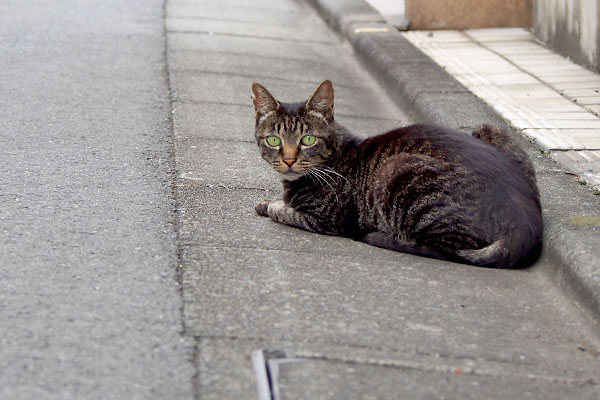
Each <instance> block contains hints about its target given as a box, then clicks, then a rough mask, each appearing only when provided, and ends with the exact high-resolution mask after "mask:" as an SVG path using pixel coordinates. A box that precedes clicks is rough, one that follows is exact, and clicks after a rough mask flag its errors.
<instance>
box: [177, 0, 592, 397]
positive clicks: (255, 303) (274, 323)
mask: <svg viewBox="0 0 600 400" xmlns="http://www.w3.org/2000/svg"><path fill="white" fill-rule="evenodd" d="M314 3H315V4H316V5H317V7H316V10H318V11H319V13H320V14H321V15H322V17H323V18H319V16H318V15H317V14H316V12H315V9H313V8H311V7H310V6H308V5H307V4H306V3H304V2H295V1H281V0H279V1H276V0H270V1H262V2H260V4H258V3H256V4H249V3H247V2H241V1H239V0H227V1H214V2H210V1H207V0H202V1H201V0H186V1H183V0H171V1H169V2H168V4H167V38H168V58H169V73H170V78H171V89H172V93H173V96H172V101H173V119H174V129H175V156H176V173H177V181H176V183H175V185H174V187H175V191H176V195H177V209H178V243H179V251H178V254H179V265H180V268H181V271H182V273H181V281H182V285H183V303H184V305H183V316H184V322H185V333H186V335H189V336H191V337H193V338H194V340H195V343H196V353H195V358H194V362H195V365H196V368H197V373H196V375H195V382H194V384H195V391H196V396H197V397H198V398H203V399H252V398H260V399H263V398H273V399H340V398H343V399H362V398H374V399H388V398H402V397H404V398H411V399H413V398H414V399H419V398H432V397H433V398H440V397H457V398H467V399H468V398H472V399H481V398H522V397H526V396H529V397H530V398H539V399H541V398H544V399H560V398H590V399H591V398H596V397H598V395H599V393H600V387H599V382H598V381H597V377H596V371H598V370H599V369H600V361H599V360H598V348H600V340H599V338H598V331H597V325H595V321H594V319H593V318H592V317H591V316H593V315H594V314H592V313H591V312H590V311H591V310H595V308H594V307H596V306H597V303H596V302H595V301H596V298H595V297H593V296H591V295H590V293H593V290H594V288H595V287H594V286H593V285H594V281H593V279H588V280H586V281H585V286H583V290H580V288H576V286H575V285H576V283H577V282H580V281H578V280H577V279H578V277H580V276H581V274H579V275H575V277H573V276H571V275H569V274H571V273H572V271H573V270H572V269H571V267H572V266H573V265H575V264H574V263H572V262H571V261H577V262H578V263H577V264H576V265H578V266H581V268H582V269H583V270H584V272H590V273H592V274H593V273H594V270H588V268H591V267H592V266H593V264H591V262H592V261H593V260H594V257H596V253H595V252H594V251H593V248H594V246H593V244H594V243H596V242H595V241H594V240H595V239H596V238H597V233H595V229H596V225H594V223H593V221H595V220H594V219H593V218H591V219H586V218H585V217H587V216H594V215H597V210H598V208H597V206H598V199H597V198H596V197H595V196H593V195H592V194H591V193H589V190H587V188H585V187H583V186H582V185H580V184H579V183H577V182H576V181H574V180H572V178H571V177H570V176H564V174H563V173H562V172H558V171H557V167H556V164H555V163H554V162H553V161H552V160H550V159H549V158H548V157H546V156H545V155H542V154H541V153H540V152H539V151H538V150H536V149H535V148H534V147H533V146H531V145H530V144H527V143H526V142H525V141H524V140H523V144H524V145H525V146H527V147H526V148H527V151H528V152H529V154H530V156H531V157H532V158H534V159H535V163H536V168H537V171H538V175H539V177H540V187H541V191H542V196H543V197H544V201H545V203H544V207H545V210H546V211H545V218H546V219H547V226H548V236H547V237H548V240H547V242H548V243H547V245H548V246H547V249H546V252H545V254H544V257H543V258H542V259H541V260H540V261H539V262H538V264H537V265H536V266H535V267H533V268H530V269H528V270H524V271H505V270H491V269H482V268H474V267H472V266H467V265H460V264H454V263H449V262H443V261H439V260H431V259H426V258H420V257H415V256H411V255H407V254H402V253H396V252H391V251H386V250H382V249H378V248H374V247H372V246H368V245H366V244H364V243H358V242H355V241H351V240H348V239H344V238H337V237H328V236H321V235H315V234H311V233H308V232H304V231H301V230H298V229H293V228H290V227H286V226H282V225H278V224H275V223H273V222H272V221H270V220H269V219H266V218H262V217H258V216H257V215H256V214H255V212H254V205H255V204H256V202H258V201H260V200H262V199H265V198H276V197H278V196H279V195H280V193H281V189H280V186H279V185H280V184H279V182H278V179H277V176H276V174H275V173H273V172H272V171H270V169H269V167H268V165H266V163H265V162H264V161H263V160H261V159H260V156H259V155H258V151H257V148H256V144H255V143H254V139H253V135H252V130H253V126H254V120H253V109H252V105H251V99H250V85H251V83H252V82H253V81H258V82H261V83H263V84H264V85H265V86H266V87H267V88H268V89H269V90H271V92H272V93H273V94H274V95H275V96H276V97H277V98H279V99H280V100H282V101H298V100H302V99H305V98H306V97H307V96H308V95H310V93H312V91H313V90H314V88H315V87H316V85H318V83H319V82H320V81H322V80H323V79H325V78H330V79H332V80H333V83H334V87H335V88H336V113H337V114H336V119H337V120H338V121H339V122H341V123H342V124H344V125H346V126H348V127H349V128H350V129H352V130H354V131H356V132H359V133H361V134H363V135H370V134H375V133H379V132H384V131H386V130H388V129H390V128H393V127H395V126H398V125H400V124H407V123H412V122H416V121H428V122H434V123H439V124H442V125H445V126H449V127H451V128H455V129H469V128H470V127H474V126H476V125H478V124H481V123H497V124H502V123H503V121H502V119H501V118H500V117H498V116H497V115H496V114H495V113H494V112H493V111H492V110H491V109H490V108H489V107H487V106H486V105H485V104H483V103H482V102H481V101H480V100H479V99H477V98H475V97H474V96H473V95H472V94H471V93H470V92H469V91H468V90H467V89H465V88H464V86H462V85H461V84H460V83H458V82H456V81H455V80H452V79H451V78H450V77H449V76H448V75H447V74H446V73H445V72H444V71H443V70H442V69H441V68H439V66H437V65H435V64H434V63H433V62H432V61H431V60H430V59H429V58H428V57H426V56H425V55H423V54H422V53H421V52H420V51H418V50H417V49H416V48H414V46H412V45H411V44H410V43H409V42H408V41H407V40H406V39H404V38H403V37H402V35H401V34H400V33H398V32H395V31H392V30H390V29H389V28H390V27H389V25H387V24H385V23H381V22H378V21H380V19H381V18H380V16H379V15H378V14H377V13H374V12H373V10H372V9H370V8H369V7H365V5H364V3H362V2H358V1H355V0H336V1H333V0H323V1H314ZM324 20H327V21H329V22H330V24H331V25H332V26H333V27H334V31H333V32H332V31H331V30H329V29H328V28H327V26H326V24H325V22H324ZM361 21H362V22H361ZM341 38H343V40H340V39H341ZM345 40H347V41H348V42H349V43H350V44H351V45H352V47H350V46H347V45H346V44H345V43H343V41H345ZM383 50H386V51H383ZM391 50H393V51H391ZM394 57H401V58H402V60H400V62H398V61H397V59H395V58H394ZM357 59H358V60H359V61H360V62H361V63H362V65H361V64H359V63H358V62H357ZM586 196H587V197H586ZM556 198H561V202H560V203H557V202H555V201H554V200H555V199H556ZM567 210H568V212H567ZM571 212H573V213H572V214H571ZM594 213H596V214H594ZM577 215H579V216H582V217H584V218H583V219H581V220H580V219H574V220H572V221H571V222H569V221H570V220H569V219H568V218H569V216H577ZM590 220H591V221H592V224H591V225H590V224H588V222H589V221H590ZM569 224H571V225H569ZM569 235H573V237H575V238H577V241H578V242H577V243H575V242H574V241H565V240H564V239H565V238H566V237H567V236H569ZM580 236H581V237H580ZM561 244H562V245H564V246H566V245H568V246H569V247H568V248H566V249H563V248H562V247H560V245H561ZM582 249H583V250H582ZM569 257H573V259H570V258H569ZM599 281H600V280H599ZM561 282H562V283H565V284H566V287H563V286H564V285H563V286H560V285H557V283H561ZM563 288H565V289H566V291H564V290H562V289H563ZM598 293H600V291H599V292H598ZM573 297H577V298H578V299H579V300H580V304H583V305H584V306H585V308H583V309H582V308H579V307H578V306H577V305H575V304H574V302H573V301H572V298H573ZM261 395H262V396H263V397H260V396H261Z"/></svg>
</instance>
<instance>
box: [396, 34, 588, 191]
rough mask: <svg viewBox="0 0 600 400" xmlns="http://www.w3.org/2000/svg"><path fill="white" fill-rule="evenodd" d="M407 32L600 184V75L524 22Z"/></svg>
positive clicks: (524, 128)
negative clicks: (522, 24)
mask: <svg viewBox="0 0 600 400" xmlns="http://www.w3.org/2000/svg"><path fill="white" fill-rule="evenodd" d="M404 35H405V37H406V38H407V39H408V40H410V41H411V42H412V43H413V44H414V45H415V46H417V47H418V48H420V49H421V50H422V51H423V52H425V53H426V54H428V55H429V56H430V57H431V58H433V59H434V60H435V61H436V62H437V63H438V64H440V65H441V66H442V67H444V68H445V69H446V70H447V71H448V72H449V73H450V74H452V75H453V76H454V77H455V78H456V79H457V80H458V81H460V82H461V83H462V84H464V85H465V86H466V87H467V88H468V89H469V90H471V91H472V92H473V93H474V94H475V95H477V96H479V97H480V98H482V99H483V100H484V101H486V102H487V103H488V104H489V105H490V106H491V107H493V108H494V109H495V110H496V112H498V113H499V114H501V115H502V116H503V117H504V118H506V119H507V121H508V122H509V123H510V124H511V125H512V126H513V127H514V128H516V129H518V130H520V131H521V132H523V133H524V134H525V135H527V136H528V137H529V138H530V139H531V140H532V141H534V142H535V143H536V144H537V145H538V146H539V147H540V148H541V149H543V150H544V151H546V152H548V153H549V155H550V156H551V157H552V158H553V159H555V160H556V161H558V162H559V163H561V164H562V165H564V166H565V168H566V169H567V170H569V171H570V172H573V173H575V174H577V175H579V179H580V181H581V183H582V184H583V183H590V184H591V185H593V186H595V187H598V186H600V118H599V117H598V116H599V115H600V76H598V75H597V74H594V73H592V72H590V71H588V70H586V69H585V68H583V67H581V66H579V65H576V64H574V63H572V62H570V61H569V60H568V59H566V58H563V57H561V56H559V55H557V54H555V53H553V52H552V51H550V50H548V49H547V48H546V47H544V46H542V45H540V44H539V43H537V42H536V41H535V39H534V37H533V35H532V34H531V33H530V32H529V31H527V30H525V29H521V28H503V29H477V30H465V31H433V32H425V31H412V32H406V33H404Z"/></svg>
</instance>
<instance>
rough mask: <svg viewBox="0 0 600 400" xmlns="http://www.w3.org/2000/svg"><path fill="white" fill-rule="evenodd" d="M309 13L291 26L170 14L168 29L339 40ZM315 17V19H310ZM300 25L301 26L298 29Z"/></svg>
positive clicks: (285, 38) (282, 38)
mask: <svg viewBox="0 0 600 400" xmlns="http://www.w3.org/2000/svg"><path fill="white" fill-rule="evenodd" d="M306 15H307V14H303V16H301V17H299V18H297V21H295V23H293V25H291V24H292V21H290V25H287V26H286V25H283V24H280V25H273V24H262V23H260V22H257V21H240V20H233V21H232V20H224V19H218V20H214V19H210V18H181V17H169V18H168V19H167V22H166V27H167V31H170V32H177V31H179V32H189V33H194V32H195V33H203V34H210V35H220V34H222V35H227V36H250V37H260V38H269V39H274V40H282V41H292V42H294V41H298V40H302V41H304V42H308V43H311V42H314V43H332V42H334V41H337V38H336V37H335V35H334V34H333V33H332V31H331V30H329V29H328V28H327V26H325V25H323V23H322V22H321V21H320V20H318V17H316V16H314V15H312V14H308V15H309V18H306ZM310 17H312V18H310ZM295 27H299V28H295ZM305 29H310V30H311V35H310V37H306V35H305V34H304V33H305V32H306V31H305Z"/></svg>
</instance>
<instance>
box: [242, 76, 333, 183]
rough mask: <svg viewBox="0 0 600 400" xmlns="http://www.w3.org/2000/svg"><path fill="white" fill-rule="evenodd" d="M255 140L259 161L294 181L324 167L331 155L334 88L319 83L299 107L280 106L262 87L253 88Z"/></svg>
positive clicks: (254, 85) (284, 104)
mask: <svg viewBox="0 0 600 400" xmlns="http://www.w3.org/2000/svg"><path fill="white" fill-rule="evenodd" d="M252 93H253V95H254V96H253V102H254V110H255V112H256V129H255V137H256V142H257V143H258V147H259V148H260V152H261V155H262V157H263V158H264V159H265V160H266V161H267V162H268V163H269V164H271V166H272V167H273V168H274V169H275V170H276V171H277V172H279V173H280V174H281V176H282V178H283V179H284V180H288V181H293V180H295V179H298V178H299V177H301V176H303V175H304V174H306V173H307V172H308V171H310V170H311V169H312V168H315V167H319V166H320V165H323V164H324V163H325V162H326V161H327V159H328V158H329V157H330V156H331V154H332V153H333V151H334V149H335V146H336V143H335V140H336V138H335V132H334V129H330V128H331V127H332V124H333V86H332V84H331V81H324V82H322V83H321V84H320V85H319V87H318V88H317V90H315V92H314V93H313V95H312V96H311V97H310V98H309V99H308V100H307V101H306V102H302V103H293V104H287V103H280V102H279V101H277V100H275V98H274V97H273V96H272V95H271V94H270V93H269V91H268V90H267V89H265V87H264V86H262V85H260V84H258V83H254V84H253V85H252Z"/></svg>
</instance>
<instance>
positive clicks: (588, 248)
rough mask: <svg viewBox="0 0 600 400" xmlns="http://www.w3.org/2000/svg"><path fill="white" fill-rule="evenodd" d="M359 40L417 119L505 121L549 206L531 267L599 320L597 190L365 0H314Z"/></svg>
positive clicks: (361, 50) (455, 123) (362, 55)
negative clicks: (536, 257) (543, 150)
mask: <svg viewBox="0 0 600 400" xmlns="http://www.w3.org/2000/svg"><path fill="white" fill-rule="evenodd" d="M309 2H310V3H311V4H312V5H313V7H314V8H315V9H316V10H317V12H318V13H319V14H320V15H321V17H322V18H323V19H324V20H326V21H327V22H328V24H329V25H330V26H331V27H332V28H333V29H334V30H335V31H336V32H337V33H338V34H339V35H341V36H342V37H343V38H344V39H346V40H348V41H349V42H350V44H351V45H352V47H353V48H354V50H355V52H356V54H357V56H358V58H359V60H360V62H361V63H362V64H363V66H364V67H365V68H367V69H368V70H369V72H371V74H372V75H373V76H374V77H375V79H377V80H378V81H379V83H380V84H381V86H382V87H383V88H385V90H386V91H387V94H388V95H389V96H390V97H391V98H392V99H393V100H394V101H395V102H396V103H398V105H400V106H401V107H404V108H408V109H412V110H414V112H415V114H416V115H415V117H416V118H415V119H417V120H420V121H423V122H427V123H431V124H436V125H442V126H446V127H449V128H452V129H456V130H461V131H470V130H472V128H474V127H475V126H477V125H480V124H482V123H491V124H495V125H500V126H504V127H505V128H507V129H509V130H510V131H512V132H513V134H514V135H515V136H516V137H518V139H519V140H520V142H521V145H522V146H523V148H524V149H526V151H527V152H528V153H529V156H530V158H531V159H532V161H533V162H534V165H535V168H536V171H537V175H538V186H539V187H540V193H541V196H542V203H543V213H544V222H545V230H544V251H543V254H542V257H541V260H540V262H538V263H537V266H535V267H533V268H534V269H535V268H540V269H543V271H544V272H545V273H547V274H548V276H549V277H550V278H551V279H552V280H553V281H554V282H555V283H556V285H557V286H558V287H560V288H561V289H563V290H564V291H565V292H566V293H567V295H569V296H571V297H572V298H574V299H575V300H576V301H577V303H578V304H579V305H580V306H581V307H582V308H583V309H584V310H586V311H587V312H588V313H590V314H591V315H590V317H591V319H592V320H593V321H594V322H595V324H600V267H599V266H600V196H594V195H592V194H591V193H590V192H589V191H588V190H586V189H585V188H584V187H582V186H581V185H579V184H578V183H577V182H576V181H575V180H574V179H571V178H570V177H569V176H567V175H566V174H565V173H564V170H563V168H562V167H561V166H559V165H557V164H556V162H555V161H552V160H550V159H549V158H548V157H546V156H541V154H540V150H539V149H538V148H537V147H536V146H535V145H533V144H531V143H530V142H528V141H526V140H525V138H524V137H523V136H522V135H519V134H517V133H516V132H514V131H513V130H512V129H510V128H509V127H508V125H507V124H506V122H505V120H504V119H503V118H502V116H500V115H498V114H496V112H495V111H493V109H492V108H491V107H489V106H488V105H487V104H485V103H484V102H483V101H482V100H480V99H479V98H478V97H476V96H475V95H473V94H472V93H471V92H470V91H469V90H468V89H466V88H465V87H464V86H463V85H462V84H460V83H459V82H458V81H457V80H456V79H454V77H452V76H451V75H449V74H448V73H447V72H446V71H444V70H443V68H441V67H440V66H439V65H438V64H437V63H436V62H434V61H433V60H431V59H430V58H429V57H428V56H427V55H425V54H424V53H422V52H421V51H420V50H419V49H418V48H416V47H415V46H413V45H412V44H411V43H410V42H409V41H408V40H406V39H405V38H404V37H403V36H402V35H401V34H400V32H398V31H397V30H396V29H395V28H394V27H393V26H391V25H389V24H387V23H385V22H384V21H383V18H382V17H381V15H380V14H379V13H378V12H377V11H376V10H374V9H373V8H371V6H369V5H368V4H366V3H365V2H363V1H362V0H309Z"/></svg>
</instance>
